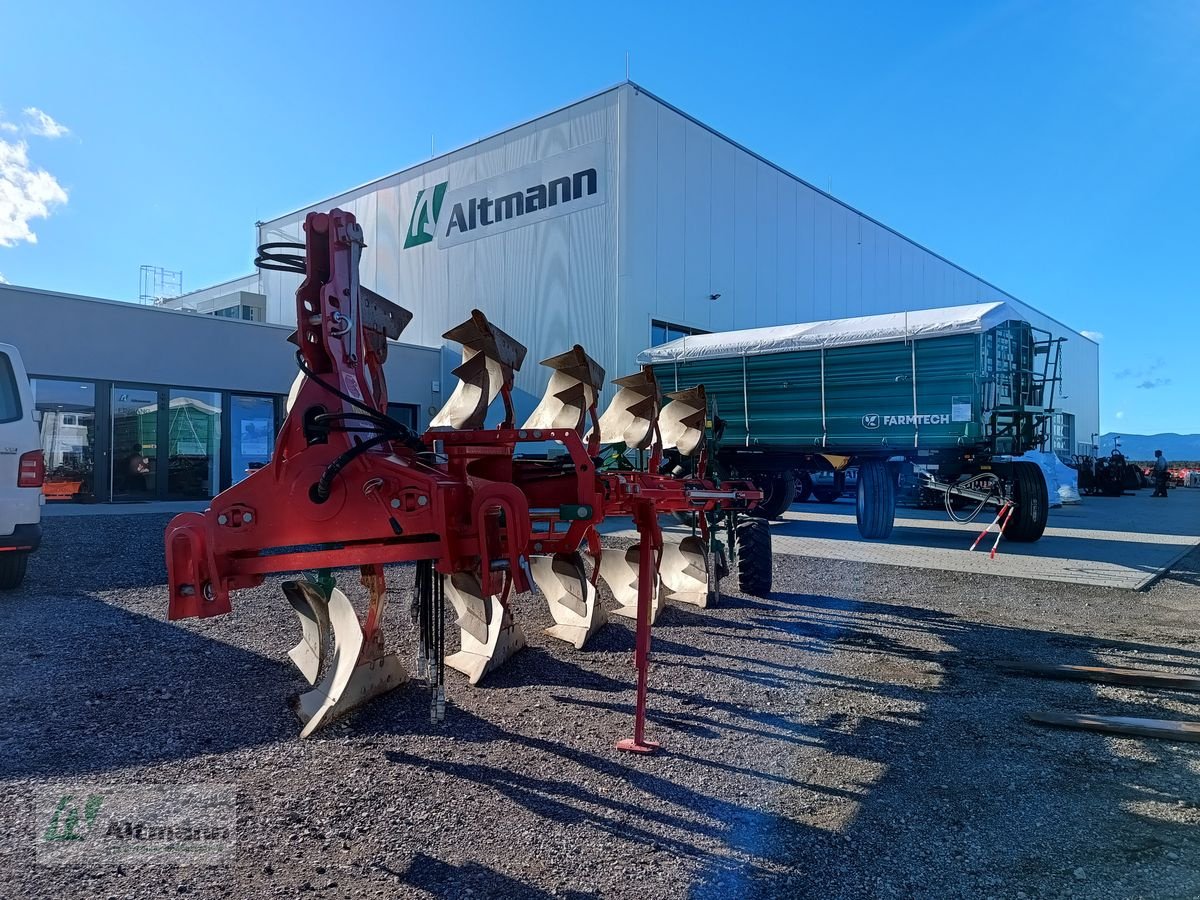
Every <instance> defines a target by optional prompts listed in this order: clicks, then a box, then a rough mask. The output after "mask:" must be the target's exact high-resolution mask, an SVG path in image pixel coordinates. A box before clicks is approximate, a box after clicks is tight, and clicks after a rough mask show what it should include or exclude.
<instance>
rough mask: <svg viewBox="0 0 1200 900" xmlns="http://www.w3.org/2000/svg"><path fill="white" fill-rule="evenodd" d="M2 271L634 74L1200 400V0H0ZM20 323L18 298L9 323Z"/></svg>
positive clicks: (1155, 391) (1169, 406)
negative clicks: (669, 0) (158, 0)
mask: <svg viewBox="0 0 1200 900" xmlns="http://www.w3.org/2000/svg"><path fill="white" fill-rule="evenodd" d="M0 48H2V50H0V278H4V279H6V280H7V281H9V282H11V283H13V284H20V285H25V286H30V287H37V288H42V289H46V290H56V291H66V292H69V293H78V294H85V295H89V296H99V297H107V298H113V299H129V298H136V296H137V293H138V275H139V267H140V266H141V265H143V264H147V265H157V266H163V267H165V268H167V269H175V270H182V271H183V273H184V286H185V289H188V290H190V289H195V288H199V287H203V286H206V285H208V284H213V283H216V282H219V281H223V280H225V279H228V278H233V277H236V276H238V275H243V274H246V273H248V272H250V271H252V265H251V260H252V258H253V250H254V240H255V233H254V229H253V223H254V222H255V221H257V220H259V219H269V218H271V217H273V216H275V215H278V214H280V213H284V212H287V211H290V210H292V209H296V208H298V207H301V206H304V205H307V204H309V203H312V202H314V201H317V200H320V199H322V198H324V197H329V196H332V195H334V194H336V193H338V192H340V191H343V190H345V189H347V188H349V187H352V186H355V185H358V184H361V183H363V182H366V181H369V180H371V179H373V178H377V177H379V176H382V175H385V174H388V173H390V172H394V171H397V170H399V169H402V168H404V167H406V166H408V165H411V164H413V163H416V162H419V161H421V160H423V159H427V158H428V157H429V154H430V149H431V145H432V146H434V147H436V148H437V149H438V150H439V151H444V150H449V149H452V148H454V147H457V146H460V145H462V144H465V143H469V142H471V141H473V140H476V139H478V138H481V137H484V136H486V135H489V134H492V133H494V132H496V131H500V130H502V129H504V128H507V127H509V126H512V125H516V124H519V123H521V122H524V121H526V120H528V119H530V118H532V117H534V116H536V115H539V114H541V113H544V112H548V111H550V110H552V109H555V108H557V107H559V106H562V105H565V104H567V103H569V102H572V101H574V100H577V99H579V98H581V97H583V96H586V95H589V94H592V93H594V92H596V91H598V90H600V89H602V88H605V87H608V86H610V85H612V84H614V83H617V82H619V81H621V80H623V79H624V77H625V74H626V58H627V55H628V61H629V74H630V77H632V79H633V80H634V81H637V82H638V83H640V84H642V85H644V86H645V87H646V88H648V89H649V90H651V91H653V92H654V93H656V94H658V95H659V96H661V97H663V98H665V99H667V100H668V101H670V102H671V103H673V104H674V105H676V106H678V107H679V108H681V109H683V110H685V111H687V112H688V113H690V114H692V115H693V116H695V117H697V118H698V119H700V120H701V121H703V122H705V123H706V124H708V125H711V126H712V127H714V128H716V129H717V130H718V131H721V132H722V133H724V134H726V135H728V136H730V137H731V138H733V139H734V140H737V141H738V142H740V143H742V144H744V145H745V146H748V147H750V148H752V149H753V150H755V151H756V152H758V153H760V154H761V155H763V156H765V157H766V158H767V159H770V160H771V161H773V162H775V163H777V164H779V165H781V166H782V167H783V168H785V169H787V170H788V171H791V172H793V173H795V174H797V175H799V176H800V177H802V178H804V179H806V180H808V181H809V182H811V183H813V184H815V185H817V186H818V187H821V188H823V189H826V190H829V191H831V192H832V193H833V194H834V195H836V196H837V197H839V198H840V199H842V200H844V201H846V202H847V203H849V204H850V205H852V206H854V207H856V208H858V209H860V210H862V211H863V212H865V213H867V214H869V215H871V216H873V217H874V218H877V219H879V220H880V221H882V222H885V223H887V224H888V225H890V226H891V227H893V228H895V229H897V230H898V231H900V232H901V233H903V234H905V235H908V236H909V237H911V238H913V239H914V240H916V241H918V242H920V243H922V244H924V245H925V246H927V247H930V248H931V249H933V250H935V251H937V252H938V253H940V254H942V255H943V256H945V257H947V258H949V259H951V260H954V261H955V262H956V263H958V264H959V265H961V266H963V267H964V268H966V269H967V270H969V271H971V272H973V273H975V274H977V275H979V276H981V277H983V278H985V279H987V280H988V281H991V282H992V283H993V284H996V285H999V286H1000V287H1002V288H1003V289H1004V290H1006V291H1008V292H1009V293H1011V294H1013V295H1015V296H1017V297H1019V298H1021V299H1022V300H1025V301H1027V302H1028V303H1030V304H1031V305H1033V306H1035V307H1037V308H1039V309H1041V310H1043V311H1045V312H1047V313H1049V314H1050V315H1052V316H1054V317H1056V318H1058V319H1060V320H1061V321H1064V322H1066V323H1068V324H1070V325H1071V326H1073V327H1075V328H1077V329H1080V330H1084V331H1087V332H1088V333H1089V334H1091V335H1093V336H1094V337H1095V338H1096V339H1097V340H1098V341H1099V342H1100V368H1101V429H1102V431H1125V432H1128V433H1154V432H1160V431H1176V432H1182V433H1187V432H1200V402H1198V401H1197V397H1198V394H1200V227H1198V225H1200V221H1198V214H1197V209H1198V208H1200V3H1195V2H1191V0H1162V2H1159V0H1139V2H1136V3H1128V2H1119V3H1112V2H1078V3H1076V2H1063V0H1059V2H1051V3H1043V2H1024V0H1021V2H997V3H969V2H967V3H963V2H952V3H936V2H922V3H894V2H892V3H883V2H880V3H873V2H858V3H838V4H805V3H789V4H780V5H773V4H730V3H720V4H706V3H703V2H695V3H687V4H666V3H663V4H646V3H635V4H622V3H589V4H569V3H561V2H560V3H546V4H525V3H518V2H512V3H503V4H497V3H488V4H484V3H479V4H475V3H466V4H461V3H451V2H439V3H398V2H372V0H358V2H356V3H354V4H337V3H314V2H308V0H291V2H288V3H287V4H282V3H279V4H276V3H268V2H245V0H243V2H240V3H227V2H223V0H206V2H205V3H203V4H199V3H196V4H192V3H169V4H149V3H136V4H135V3H123V2H119V0H112V2H108V3H104V4H97V3H94V2H73V0H59V2H56V3H54V4H47V5H42V4H17V3H14V2H6V3H0ZM0 337H2V327H0Z"/></svg>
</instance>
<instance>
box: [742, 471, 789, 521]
mask: <svg viewBox="0 0 1200 900" xmlns="http://www.w3.org/2000/svg"><path fill="white" fill-rule="evenodd" d="M754 483H755V485H757V486H758V487H759V488H760V489H761V490H762V492H763V498H762V500H761V501H760V502H759V504H758V506H756V507H754V509H752V510H750V515H752V516H756V517H757V518H760V519H778V518H779V517H780V516H782V515H783V514H784V513H785V512H787V509H788V507H789V506H791V505H792V499H793V498H794V497H795V496H796V475H795V473H794V472H792V470H791V469H788V470H786V471H784V472H763V473H761V474H758V475H755V476H754Z"/></svg>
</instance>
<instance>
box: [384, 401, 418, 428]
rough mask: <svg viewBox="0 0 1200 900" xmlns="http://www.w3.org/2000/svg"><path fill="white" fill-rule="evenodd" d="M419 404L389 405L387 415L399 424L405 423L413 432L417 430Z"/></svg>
mask: <svg viewBox="0 0 1200 900" xmlns="http://www.w3.org/2000/svg"><path fill="white" fill-rule="evenodd" d="M417 412H418V409H417V404H415V403H389V404H388V408H387V414H388V415H389V416H390V417H391V418H393V419H395V420H396V421H397V422H403V423H404V424H405V425H407V426H408V427H409V428H411V429H412V430H413V431H416V430H417Z"/></svg>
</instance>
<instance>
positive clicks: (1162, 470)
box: [1150, 450, 1167, 498]
mask: <svg viewBox="0 0 1200 900" xmlns="http://www.w3.org/2000/svg"><path fill="white" fill-rule="evenodd" d="M1150 496H1151V497H1164V498H1165V497H1166V496H1167V458H1166V457H1165V456H1163V452H1162V451H1161V450H1155V451H1154V493H1153V494H1151V495H1150Z"/></svg>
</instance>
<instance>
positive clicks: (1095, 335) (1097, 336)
mask: <svg viewBox="0 0 1200 900" xmlns="http://www.w3.org/2000/svg"><path fill="white" fill-rule="evenodd" d="M1079 333H1080V334H1082V335H1083V336H1084V337H1085V338H1090V339H1091V340H1093V341H1095V342H1096V343H1097V344H1098V343H1100V342H1101V341H1102V340H1104V332H1102V331H1081V332H1079Z"/></svg>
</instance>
